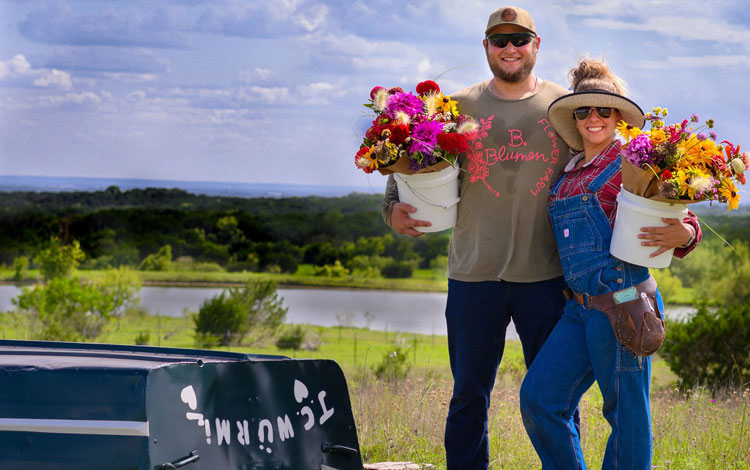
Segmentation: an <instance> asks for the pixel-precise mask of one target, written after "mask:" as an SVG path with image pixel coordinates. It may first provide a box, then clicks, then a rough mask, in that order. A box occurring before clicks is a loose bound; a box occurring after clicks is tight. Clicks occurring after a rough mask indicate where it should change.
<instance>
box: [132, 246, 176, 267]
mask: <svg viewBox="0 0 750 470" xmlns="http://www.w3.org/2000/svg"><path fill="white" fill-rule="evenodd" d="M171 267H172V246H171V245H164V246H163V247H161V248H159V251H157V252H156V253H152V254H150V255H148V256H146V258H145V259H144V260H143V261H141V264H140V266H138V269H139V270H141V271H169V270H170V268H171Z"/></svg>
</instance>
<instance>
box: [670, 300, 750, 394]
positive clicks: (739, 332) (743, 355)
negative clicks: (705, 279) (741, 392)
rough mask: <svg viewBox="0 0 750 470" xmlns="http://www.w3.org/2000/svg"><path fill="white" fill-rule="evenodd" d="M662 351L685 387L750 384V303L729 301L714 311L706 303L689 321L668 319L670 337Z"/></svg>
mask: <svg viewBox="0 0 750 470" xmlns="http://www.w3.org/2000/svg"><path fill="white" fill-rule="evenodd" d="M659 355H660V356H662V357H663V358H664V360H665V361H666V362H667V364H669V367H670V369H672V371H673V372H674V373H675V374H677V376H678V377H679V378H680V381H681V385H682V387H683V388H691V387H693V386H695V385H707V386H711V387H716V388H719V387H724V386H731V385H745V384H747V383H748V381H750V304H747V303H742V304H736V305H728V306H724V307H722V308H720V309H718V310H717V311H715V312H711V311H709V310H708V308H707V307H706V305H705V304H703V305H701V306H699V308H698V311H697V312H696V314H695V316H693V317H691V318H690V319H688V320H687V321H683V322H677V321H668V322H667V338H666V340H665V341H664V345H663V346H662V348H661V350H660V351H659Z"/></svg>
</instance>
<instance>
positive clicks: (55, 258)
mask: <svg viewBox="0 0 750 470" xmlns="http://www.w3.org/2000/svg"><path fill="white" fill-rule="evenodd" d="M84 258H85V254H84V253H83V251H82V250H81V245H80V244H79V243H78V241H77V240H74V241H73V242H72V243H70V244H69V245H63V243H62V242H61V241H60V239H59V238H57V237H52V238H51V239H50V241H49V243H48V244H47V246H46V247H45V248H44V249H42V250H41V251H39V252H38V253H37V254H36V256H35V257H34V262H35V263H36V264H37V266H39V270H40V271H41V272H42V277H43V278H44V280H45V281H49V280H50V279H54V278H58V277H68V276H71V275H72V274H73V272H75V270H76V268H77V267H78V265H79V264H80V263H81V261H83V259H84Z"/></svg>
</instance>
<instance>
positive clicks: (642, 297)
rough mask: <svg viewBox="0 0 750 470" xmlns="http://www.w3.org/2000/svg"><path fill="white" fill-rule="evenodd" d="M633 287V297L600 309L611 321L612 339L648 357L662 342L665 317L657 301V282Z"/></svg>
mask: <svg viewBox="0 0 750 470" xmlns="http://www.w3.org/2000/svg"><path fill="white" fill-rule="evenodd" d="M649 280H650V281H651V282H648V281H646V282H643V283H641V284H639V285H637V286H636V288H637V293H638V294H637V297H636V299H635V300H631V301H629V302H624V303H621V304H615V305H613V306H612V307H611V308H608V309H607V310H603V311H604V313H606V314H607V317H608V318H609V322H610V323H611V324H612V330H613V331H614V333H615V338H617V341H619V342H620V343H621V344H622V345H623V346H625V347H626V348H628V350H630V352H632V353H633V354H635V355H636V356H650V355H651V354H653V353H655V352H656V351H657V350H658V349H659V348H660V347H661V345H662V343H664V337H665V336H666V331H665V329H664V319H663V318H662V315H661V313H660V312H659V306H658V303H657V302H656V282H653V278H649Z"/></svg>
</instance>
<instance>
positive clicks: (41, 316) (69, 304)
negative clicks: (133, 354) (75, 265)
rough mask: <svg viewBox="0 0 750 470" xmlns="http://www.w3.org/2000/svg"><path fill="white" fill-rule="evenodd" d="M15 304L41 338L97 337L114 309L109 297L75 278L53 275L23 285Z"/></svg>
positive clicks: (79, 338) (33, 334)
mask: <svg viewBox="0 0 750 470" xmlns="http://www.w3.org/2000/svg"><path fill="white" fill-rule="evenodd" d="M12 302H13V304H14V305H16V306H17V307H18V308H19V309H21V310H22V311H24V312H27V313H28V314H29V316H30V318H29V320H30V323H31V326H32V328H31V330H32V336H34V337H36V338H38V339H43V340H56V341H82V340H88V339H93V338H96V337H97V336H98V335H99V334H100V333H101V330H102V327H103V326H104V325H105V324H106V323H107V321H108V319H109V316H110V314H111V312H112V310H113V303H112V298H111V297H110V296H108V295H105V294H104V293H103V292H102V291H100V290H99V289H97V288H96V286H94V285H92V284H90V283H86V282H84V281H81V280H80V279H79V278H78V277H56V278H53V279H50V280H48V281H47V282H46V283H45V284H44V285H43V286H37V287H34V288H29V287H24V288H23V289H22V291H21V294H19V296H18V297H16V298H14V299H12Z"/></svg>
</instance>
